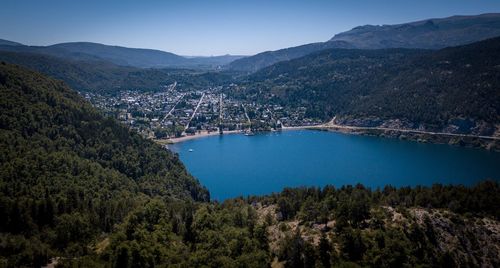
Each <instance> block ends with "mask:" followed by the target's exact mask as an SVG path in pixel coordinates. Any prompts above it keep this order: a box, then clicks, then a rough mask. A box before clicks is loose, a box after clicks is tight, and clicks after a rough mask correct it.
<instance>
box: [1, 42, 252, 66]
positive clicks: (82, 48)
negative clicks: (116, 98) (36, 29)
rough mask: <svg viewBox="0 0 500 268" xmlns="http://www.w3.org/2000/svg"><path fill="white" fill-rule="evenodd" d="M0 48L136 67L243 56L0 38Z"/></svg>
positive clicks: (217, 62) (191, 63)
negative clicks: (41, 43) (39, 43)
mask: <svg viewBox="0 0 500 268" xmlns="http://www.w3.org/2000/svg"><path fill="white" fill-rule="evenodd" d="M0 50H3V51H11V52H29V53H37V54H44V55H50V56H55V57H59V58H63V59H69V60H79V61H108V62H111V63H113V64H116V65H121V66H132V67H139V68H209V69H213V68H217V67H219V66H222V65H225V64H228V63H229V62H231V61H234V60H236V59H240V58H242V57H243V56H233V55H224V56H215V57H183V56H179V55H176V54H173V53H170V52H165V51H161V50H154V49H142V48H127V47H120V46H109V45H103V44H98V43H90V42H73V43H61V44H55V45H51V46H26V45H23V44H20V43H16V42H12V41H8V40H0Z"/></svg>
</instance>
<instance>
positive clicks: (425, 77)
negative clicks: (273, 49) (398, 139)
mask: <svg viewBox="0 0 500 268" xmlns="http://www.w3.org/2000/svg"><path fill="white" fill-rule="evenodd" d="M499 51H500V38H495V39H490V40H486V41H482V42H478V43H474V44H471V45H466V46H461V47H453V48H446V49H442V50H439V51H429V50H409V49H385V50H342V49H340V50H339V49H334V50H325V51H322V52H319V53H315V54H311V55H308V56H305V57H303V58H299V59H295V60H291V61H286V62H281V63H278V64H275V65H273V66H270V67H267V68H265V69H262V70H261V71H259V72H257V73H255V74H253V75H251V76H249V77H248V79H247V80H246V81H245V82H244V83H243V86H242V87H239V88H238V89H237V90H235V91H234V92H233V93H234V94H235V95H236V96H239V97H242V98H253V99H256V100H258V101H267V102H274V103H279V104H282V105H292V106H306V107H307V112H306V115H307V116H309V117H316V118H321V119H323V120H325V121H326V120H329V119H331V118H333V117H334V116H335V115H336V116H337V122H338V123H346V124H350V125H359V126H382V125H383V126H388V127H395V128H412V129H423V130H432V131H445V132H453V133H472V134H480V135H498V132H497V129H496V128H497V125H498V124H499V122H500V105H499V103H500V90H499V88H500V69H499V64H500V52H499Z"/></svg>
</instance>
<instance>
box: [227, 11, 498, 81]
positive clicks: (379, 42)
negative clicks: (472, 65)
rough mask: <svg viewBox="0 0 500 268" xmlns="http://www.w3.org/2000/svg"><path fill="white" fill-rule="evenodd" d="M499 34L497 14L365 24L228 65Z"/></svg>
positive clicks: (428, 45) (247, 68) (248, 67)
mask: <svg viewBox="0 0 500 268" xmlns="http://www.w3.org/2000/svg"><path fill="white" fill-rule="evenodd" d="M497 36H500V14H499V13H492V14H482V15H477V16H453V17H448V18H442V19H429V20H424V21H418V22H410V23H404V24H397V25H383V26H375V25H366V26H359V27H356V28H354V29H352V30H350V31H347V32H343V33H340V34H337V35H335V36H334V37H333V38H332V39H330V40H329V41H327V42H323V43H313V44H306V45H302V46H298V47H291V48H287V49H280V50H276V51H267V52H263V53H259V54H257V55H254V56H250V57H246V58H243V59H240V60H235V61H233V62H231V63H229V65H228V68H229V69H232V70H235V71H243V72H255V71H257V70H259V69H261V68H264V67H267V66H270V65H272V64H274V63H277V62H280V61H284V60H291V59H294V58H299V57H302V56H305V55H307V54H309V53H312V52H315V51H319V50H323V49H330V48H360V49H380V48H423V49H439V48H444V47H448V46H457V45H464V44H468V43H472V42H476V41H481V40H484V39H488V38H492V37H497Z"/></svg>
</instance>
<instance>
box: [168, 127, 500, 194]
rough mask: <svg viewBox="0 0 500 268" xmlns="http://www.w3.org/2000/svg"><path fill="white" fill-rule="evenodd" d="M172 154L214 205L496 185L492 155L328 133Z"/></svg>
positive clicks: (225, 140) (223, 140)
mask: <svg viewBox="0 0 500 268" xmlns="http://www.w3.org/2000/svg"><path fill="white" fill-rule="evenodd" d="M170 149H171V150H173V151H174V152H176V153H178V154H179V156H180V159H181V160H182V162H183V163H184V164H185V165H186V167H187V168H188V170H189V172H190V173H191V174H192V175H194V176H195V177H196V178H197V179H199V180H200V181H201V183H202V184H204V185H205V186H206V187H207V188H208V189H209V190H210V194H211V197H212V199H215V200H219V201H222V200H224V199H227V198H231V197H237V196H247V195H261V194H268V193H272V192H279V191H281V190H282V189H283V188H284V187H298V186H324V185H326V184H331V185H334V186H337V187H340V186H342V185H347V184H351V185H354V184H356V183H361V184H363V185H365V186H367V187H370V188H372V189H375V188H376V187H384V186H385V185H389V184H390V185H392V186H396V187H401V186H415V185H427V186H429V185H432V184H434V183H441V184H463V185H473V184H475V183H477V182H478V181H481V180H484V179H493V180H499V179H500V153H498V152H491V151H487V150H482V149H471V148H460V147H455V146H450V145H445V144H424V143H418V142H412V141H403V140H398V139H389V138H380V137H369V136H358V135H347V134H342V133H335V132H326V131H311V130H296V131H283V132H269V133H262V134H257V135H255V136H244V135H241V134H231V135H222V136H211V137H205V138H200V139H193V140H188V141H185V142H182V143H177V144H173V145H170ZM190 149H192V151H191V152H190Z"/></svg>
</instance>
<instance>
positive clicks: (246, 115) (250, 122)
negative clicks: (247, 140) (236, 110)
mask: <svg viewBox="0 0 500 268" xmlns="http://www.w3.org/2000/svg"><path fill="white" fill-rule="evenodd" d="M241 107H243V111H245V117H246V118H247V121H248V124H249V125H251V124H252V121H250V117H248V113H247V108H245V105H243V104H241Z"/></svg>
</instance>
